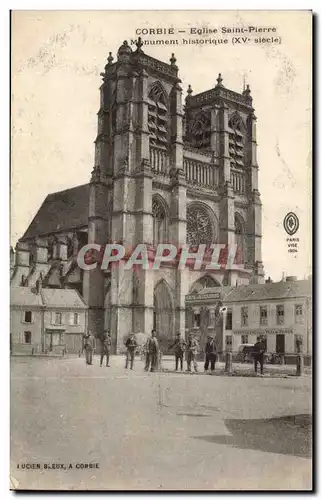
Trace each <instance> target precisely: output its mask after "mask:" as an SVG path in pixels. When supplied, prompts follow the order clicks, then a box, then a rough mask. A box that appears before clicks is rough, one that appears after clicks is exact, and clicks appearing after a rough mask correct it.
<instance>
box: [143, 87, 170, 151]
mask: <svg viewBox="0 0 322 500" xmlns="http://www.w3.org/2000/svg"><path fill="white" fill-rule="evenodd" d="M148 105H149V107H148V127H149V134H150V144H151V145H154V146H158V147H160V148H162V149H166V148H167V145H168V121H169V120H168V104H167V98H166V94H165V92H164V89H163V87H162V85H161V84H160V83H159V82H156V83H155V84H154V85H153V86H152V88H151V90H150V92H149V96H148Z"/></svg>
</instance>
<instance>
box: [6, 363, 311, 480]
mask: <svg viewBox="0 0 322 500" xmlns="http://www.w3.org/2000/svg"><path fill="white" fill-rule="evenodd" d="M110 364H111V367H110V368H107V367H105V366H103V367H100V366H99V358H98V357H97V356H94V364H93V366H86V364H85V360H84V358H77V357H71V358H64V359H61V358H52V359H51V358H41V357H39V358H32V357H13V358H12V360H11V488H13V489H70V490H78V489H89V490H102V489H103V490H104V489H109V490H124V489H126V490H147V489H153V490H185V489H189V490H191V489H204V490H239V489H241V490H254V489H265V490H285V489H286V490H288V489H289V490H299V489H300V490H307V489H310V488H311V487H312V480H311V474H312V463H311V430H310V429H311V377H309V376H303V377H301V378H297V377H290V378H269V377H263V378H262V377H229V376H224V375H222V376H214V377H213V376H210V375H205V374H203V373H200V374H194V373H192V374H189V373H180V372H179V373H176V372H174V371H170V370H171V368H172V366H173V360H171V359H166V360H165V362H164V367H165V369H166V370H168V371H166V372H161V373H146V372H144V364H143V362H142V361H141V360H140V359H136V363H135V367H134V370H133V371H131V370H125V368H124V358H123V357H122V356H118V357H111V361H110ZM199 366H200V368H202V364H201V363H200V364H199ZM52 464H59V465H60V467H61V468H59V469H57V468H56V469H54V468H52ZM88 464H90V465H91V468H89V465H88ZM95 464H97V465H95ZM24 467H25V468H24ZM26 467H28V469H26ZM30 467H39V468H35V469H31V468H30Z"/></svg>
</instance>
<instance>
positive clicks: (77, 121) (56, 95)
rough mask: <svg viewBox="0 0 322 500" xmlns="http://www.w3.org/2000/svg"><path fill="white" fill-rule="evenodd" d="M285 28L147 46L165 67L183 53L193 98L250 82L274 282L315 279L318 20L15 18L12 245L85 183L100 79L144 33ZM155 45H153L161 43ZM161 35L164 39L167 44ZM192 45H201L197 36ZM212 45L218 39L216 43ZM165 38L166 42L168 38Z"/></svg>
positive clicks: (293, 16) (111, 15)
mask: <svg viewBox="0 0 322 500" xmlns="http://www.w3.org/2000/svg"><path fill="white" fill-rule="evenodd" d="M250 25H252V26H255V27H258V28H260V27H276V34H275V33H274V36H279V37H281V44H277V45H272V44H269V43H266V44H255V43H254V38H256V37H257V38H258V37H259V36H266V37H267V36H271V35H266V34H265V35H263V34H262V33H257V35H255V34H252V35H250V36H251V38H252V41H251V42H250V43H247V44H245V45H242V44H236V45H233V44H232V43H231V36H232V35H228V37H230V40H229V43H228V44H226V45H202V46H197V45H183V44H182V38H189V36H188V34H176V35H174V36H170V37H169V38H172V39H178V40H179V42H180V43H179V45H177V46H175V48H174V49H173V47H172V46H166V45H164V46H149V47H148V46H145V47H144V51H145V52H146V53H147V54H149V55H151V56H153V57H156V58H158V59H161V60H164V61H166V62H168V60H169V58H170V57H171V52H172V51H173V50H174V51H175V55H176V58H177V65H178V66H179V71H180V78H181V80H182V86H183V89H184V91H186V89H187V86H188V84H189V83H190V84H191V86H192V88H193V90H194V93H197V92H201V91H203V90H207V89H210V88H212V87H213V86H214V85H215V83H216V78H217V76H218V73H219V72H220V73H222V76H223V79H224V80H223V84H224V85H225V86H226V87H227V88H230V89H232V90H235V91H242V89H243V82H244V80H245V81H246V83H249V84H250V87H251V91H252V96H253V99H254V101H253V104H254V107H255V113H256V116H257V118H258V125H257V135H258V137H257V140H258V163H259V166H260V173H259V190H260V193H261V198H262V203H263V262H264V266H265V271H266V274H267V275H269V276H271V277H272V278H273V279H279V278H280V277H281V275H282V272H284V273H285V274H288V275H296V276H298V277H300V278H302V277H303V276H305V275H308V274H309V273H310V272H311V267H310V266H311V241H310V239H311V17H310V14H309V13H307V12H305V11H298V12H287V11H280V12H278V11H276V12H274V11H272V12H260V11H257V12H250V11H249V12H248V11H239V12H228V11H227V12H224V11H217V12H216V11H211V12H210V11H203V12H198V11H190V12H188V11H187V12H157V11H156V12H133V11H132V12H108V11H103V12H102V11H101V12H90V11H74V12H72V11H67V12H62V11H52V12H50V11H47V12H44V11H42V12H32V11H30V12H14V13H13V18H12V165H11V168H12V178H11V182H12V184H11V188H12V191H11V244H13V245H15V243H16V242H17V240H18V239H19V237H21V236H22V234H23V233H24V231H25V230H26V228H27V227H28V224H29V223H30V221H31V220H32V218H33V217H34V215H35V214H36V212H37V210H38V208H39V206H40V205H41V203H42V201H43V200H44V198H45V197H46V195H47V194H48V193H49V192H55V191H60V190H62V189H66V188H69V187H72V186H76V185H79V184H84V183H86V182H88V180H89V176H90V172H91V170H92V168H93V161H94V144H93V141H94V140H95V135H96V127H97V116H96V113H97V111H98V107H99V91H98V89H99V86H100V83H101V79H100V72H101V71H102V70H103V69H104V66H105V64H106V58H107V57H108V53H109V51H112V53H113V55H114V57H116V52H117V49H118V47H119V46H120V45H121V43H122V41H123V40H124V39H127V40H128V41H130V40H131V39H133V38H137V36H136V29H140V28H144V27H149V28H157V27H163V28H171V27H173V28H174V29H175V30H186V31H187V32H188V31H189V30H190V28H193V27H195V28H208V29H209V28H211V29H218V31H219V34H218V35H217V38H220V37H221V36H222V35H221V34H220V30H221V28H222V27H223V26H225V27H242V26H244V27H247V26H250ZM155 38H156V37H153V36H152V37H149V38H148V37H146V39H149V40H151V39H155ZM159 38H160V37H159ZM190 38H192V37H191V36H190ZM211 38H216V35H212V36H211ZM163 39H166V37H165V36H163ZM290 211H293V212H296V214H297V215H298V217H299V219H300V229H299V231H298V233H297V234H296V236H297V237H298V238H299V251H298V253H297V254H289V253H288V249H287V242H286V237H287V235H286V233H285V231H284V229H283V219H284V217H285V215H286V214H287V213H288V212H290Z"/></svg>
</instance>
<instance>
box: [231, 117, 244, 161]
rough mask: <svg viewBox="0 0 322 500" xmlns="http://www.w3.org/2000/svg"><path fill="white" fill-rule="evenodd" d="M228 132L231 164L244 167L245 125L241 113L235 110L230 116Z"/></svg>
mask: <svg viewBox="0 0 322 500" xmlns="http://www.w3.org/2000/svg"><path fill="white" fill-rule="evenodd" d="M228 132H229V156H230V159H231V160H230V164H231V166H232V167H235V168H243V167H244V140H245V139H244V134H245V125H244V122H243V120H242V118H241V116H240V115H239V113H237V112H235V113H234V114H233V115H232V117H231V118H230V120H229V123H228Z"/></svg>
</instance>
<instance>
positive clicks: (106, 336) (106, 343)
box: [100, 331, 112, 366]
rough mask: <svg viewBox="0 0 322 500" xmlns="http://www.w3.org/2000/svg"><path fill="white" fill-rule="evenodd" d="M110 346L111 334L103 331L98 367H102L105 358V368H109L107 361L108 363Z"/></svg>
mask: <svg viewBox="0 0 322 500" xmlns="http://www.w3.org/2000/svg"><path fill="white" fill-rule="evenodd" d="M111 345H112V340H111V334H110V333H109V332H108V331H105V332H104V333H103V336H102V338H101V362H100V366H102V365H103V361H104V356H106V366H110V365H109V361H110V352H111Z"/></svg>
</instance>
